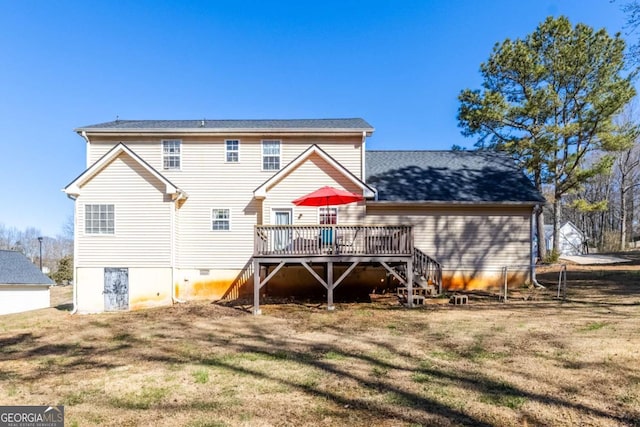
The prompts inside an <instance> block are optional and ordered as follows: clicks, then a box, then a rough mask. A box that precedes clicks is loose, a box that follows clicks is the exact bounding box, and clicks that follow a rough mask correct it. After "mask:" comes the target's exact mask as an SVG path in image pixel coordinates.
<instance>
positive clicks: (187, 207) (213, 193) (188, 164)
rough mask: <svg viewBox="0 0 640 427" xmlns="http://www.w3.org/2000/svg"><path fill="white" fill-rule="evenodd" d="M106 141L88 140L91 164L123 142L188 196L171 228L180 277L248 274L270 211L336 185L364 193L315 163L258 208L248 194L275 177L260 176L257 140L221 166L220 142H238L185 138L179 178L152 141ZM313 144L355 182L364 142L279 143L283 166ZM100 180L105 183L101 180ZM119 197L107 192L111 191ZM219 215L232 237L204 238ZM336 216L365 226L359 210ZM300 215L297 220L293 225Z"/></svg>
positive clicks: (311, 210)
mask: <svg viewBox="0 0 640 427" xmlns="http://www.w3.org/2000/svg"><path fill="white" fill-rule="evenodd" d="M101 138H102V139H101ZM106 138H107V137H97V136H95V137H92V138H91V145H92V149H91V157H92V159H91V160H92V162H95V161H96V160H98V159H99V158H100V157H101V156H103V155H104V154H105V153H106V152H107V151H108V150H110V149H111V148H112V147H113V146H114V145H116V144H117V143H118V142H120V141H122V142H123V143H124V144H126V145H127V147H129V148H130V149H131V150H133V151H134V152H135V153H136V154H138V155H139V156H140V157H142V158H143V159H144V160H145V161H146V162H147V163H149V164H150V165H151V166H152V167H153V168H155V169H156V170H158V171H160V173H162V174H163V175H164V176H165V177H167V178H168V179H169V180H170V181H171V182H172V183H173V184H175V185H176V186H178V187H179V188H180V189H182V190H184V191H185V192H186V193H187V194H188V195H189V198H188V199H187V200H186V202H185V203H184V204H183V205H182V206H181V207H180V209H178V211H177V219H176V222H175V224H176V252H175V256H176V267H177V268H181V269H189V268H194V269H202V268H209V269H211V270H212V271H213V270H223V269H227V270H229V271H231V270H234V269H235V271H239V270H241V269H243V268H244V267H245V266H246V264H247V262H248V261H249V260H250V258H251V256H252V255H253V238H254V226H255V225H256V224H257V223H259V222H261V223H266V224H268V223H269V222H270V221H271V219H270V215H271V207H276V208H277V207H288V206H291V207H292V208H293V205H292V204H291V201H292V200H293V199H295V198H296V197H299V196H302V195H303V194H306V193H309V192H311V191H313V190H316V189H317V188H319V187H321V186H322V185H333V186H335V187H338V188H344V189H346V190H348V191H352V192H360V191H361V190H360V189H359V188H358V187H356V186H355V185H354V184H353V183H352V182H351V181H349V180H348V179H346V178H344V176H342V175H340V174H339V173H337V172H335V170H334V169H333V168H331V167H330V166H329V165H328V164H327V163H325V162H324V160H322V159H321V158H320V157H319V156H315V155H314V156H311V158H310V159H309V160H308V161H307V162H305V163H304V164H303V165H301V166H300V168H298V169H297V170H295V171H293V172H292V174H290V175H289V176H287V177H285V179H284V180H283V182H282V183H280V184H277V185H276V186H275V187H274V188H273V189H271V190H269V191H268V195H267V199H265V200H264V201H260V200H256V199H255V198H254V196H253V191H254V190H255V189H256V188H257V187H259V186H260V185H261V184H262V183H264V182H265V181H266V180H267V179H269V177H270V176H271V175H272V174H274V173H276V172H277V171H276V170H274V171H268V172H270V173H268V172H265V171H263V170H262V139H263V138H261V137H259V136H256V137H243V138H242V141H241V151H242V152H241V156H242V159H241V162H239V163H227V162H225V159H226V144H225V141H226V140H230V139H237V138H234V135H222V136H204V135H203V136H198V135H194V136H191V135H189V136H182V139H181V140H182V158H181V166H182V171H180V172H178V171H171V170H168V171H165V170H163V169H162V156H161V154H162V153H161V150H159V149H158V139H157V137H156V138H155V140H154V139H153V138H152V137H140V136H117V137H116V136H114V137H110V140H107V139H106ZM264 139H268V138H264ZM313 144H317V145H318V146H319V147H320V148H322V149H323V150H325V151H326V152H327V153H328V154H329V155H330V156H331V157H333V158H334V159H336V160H337V161H339V162H340V163H341V164H342V165H343V166H344V167H345V168H347V169H349V170H351V171H352V172H353V173H354V174H355V175H356V176H359V174H360V167H361V158H360V153H361V147H362V137H361V136H353V137H338V136H316V137H304V136H292V137H282V139H281V151H280V161H281V164H280V166H281V167H282V166H284V165H286V164H288V163H289V162H291V161H292V160H293V159H295V158H296V157H298V156H299V155H300V154H301V153H302V152H304V151H305V150H306V149H308V148H309V147H310V146H311V145H313ZM108 168H110V166H109V167H108ZM108 168H107V170H108ZM99 175H102V172H101V173H100V174H99ZM116 181H118V182H119V183H122V182H126V178H124V177H123V178H122V179H120V178H118V179H117V180H116ZM116 190H117V189H116V188H112V189H110V190H109V191H111V192H113V191H116ZM110 201H111V200H110ZM100 202H104V200H101V201H100ZM116 202H117V201H116ZM116 207H117V211H118V224H117V226H118V230H117V231H118V236H120V234H121V231H122V227H121V222H122V216H121V213H122V212H121V208H120V204H119V203H117V204H116ZM217 207H226V208H229V209H230V211H231V216H232V219H231V222H232V223H231V230H229V231H228V232H224V233H219V232H218V233H214V232H205V231H206V230H211V209H212V208H217ZM338 211H339V216H340V223H341V224H353V223H362V222H363V221H364V204H363V203H353V204H350V205H345V206H339V207H338ZM300 214H302V217H301V218H300V219H298V216H299V215H300ZM152 215H153V217H154V218H155V217H156V216H158V214H150V215H146V214H145V217H146V216H149V218H151V216H152ZM178 217H179V218H178ZM293 218H294V222H295V223H296V224H317V222H318V210H317V208H315V207H295V208H294V213H293ZM80 224H82V222H81V223H80ZM148 234H150V235H153V236H150V237H149V238H150V239H155V238H156V236H155V234H156V232H155V231H149V232H148ZM149 252H150V251H149ZM114 265H115V264H114Z"/></svg>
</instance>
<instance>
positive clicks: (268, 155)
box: [262, 141, 280, 171]
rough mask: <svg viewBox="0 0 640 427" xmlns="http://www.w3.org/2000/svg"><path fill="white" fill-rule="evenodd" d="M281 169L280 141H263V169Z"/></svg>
mask: <svg viewBox="0 0 640 427" xmlns="http://www.w3.org/2000/svg"><path fill="white" fill-rule="evenodd" d="M279 169H280V141H262V170H265V171H274V170H275V171H277V170H279Z"/></svg>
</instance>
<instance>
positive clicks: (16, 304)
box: [0, 250, 54, 314]
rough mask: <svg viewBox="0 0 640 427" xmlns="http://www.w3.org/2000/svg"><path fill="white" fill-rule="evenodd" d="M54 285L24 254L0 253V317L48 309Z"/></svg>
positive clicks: (1, 251) (0, 251) (4, 251)
mask: <svg viewBox="0 0 640 427" xmlns="http://www.w3.org/2000/svg"><path fill="white" fill-rule="evenodd" d="M53 284H54V283H53V281H52V280H51V279H49V278H48V277H47V276H45V275H44V274H42V272H41V271H40V270H38V267H36V266H35V265H33V264H32V263H31V261H29V259H28V258H27V257H26V256H24V255H23V254H22V253H20V252H16V251H6V250H0V314H10V313H20V312H23V311H29V310H37V309H40V308H47V307H49V305H50V300H49V287H50V286H51V285H53Z"/></svg>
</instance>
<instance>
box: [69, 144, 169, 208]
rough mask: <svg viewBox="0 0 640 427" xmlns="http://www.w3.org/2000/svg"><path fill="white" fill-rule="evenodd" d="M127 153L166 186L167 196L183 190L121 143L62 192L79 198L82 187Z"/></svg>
mask: <svg viewBox="0 0 640 427" xmlns="http://www.w3.org/2000/svg"><path fill="white" fill-rule="evenodd" d="M122 153H125V154H127V155H128V156H129V157H131V158H132V159H133V160H135V161H136V162H137V163H138V164H139V165H140V166H142V167H143V168H144V169H145V170H146V171H147V172H149V173H150V174H151V175H153V176H154V177H155V178H156V179H158V180H159V181H160V182H162V183H163V184H164V185H165V192H166V194H176V193H179V192H181V190H180V189H179V188H178V187H176V186H175V185H173V184H172V183H171V182H170V181H169V180H168V179H167V178H165V177H164V176H163V175H162V174H160V173H159V172H158V171H156V170H155V169H154V168H152V167H151V166H150V165H149V164H148V163H147V162H145V161H144V160H142V158H140V157H139V156H138V155H137V154H135V153H134V152H133V151H131V149H130V148H129V147H127V146H126V145H124V144H122V143H120V144H118V145H116V146H115V147H114V148H112V149H111V151H109V152H108V153H107V154H105V155H104V156H102V157H101V158H100V159H99V160H98V161H96V162H95V163H94V164H93V165H91V166H90V167H89V168H88V169H87V170H85V171H84V172H83V173H81V174H80V176H78V177H77V178H76V179H75V180H73V182H71V183H70V184H69V185H67V186H66V187H65V188H64V189H63V190H62V191H64V192H65V193H66V194H68V195H70V196H76V197H77V196H79V195H80V193H81V189H80V187H82V186H83V185H84V184H86V183H87V182H88V181H90V180H91V179H92V178H93V177H94V176H96V175H97V174H98V173H100V172H101V171H102V169H104V168H105V167H106V166H107V165H108V164H109V163H111V162H112V161H113V160H114V159H115V158H117V157H118V156H119V155H120V154H122Z"/></svg>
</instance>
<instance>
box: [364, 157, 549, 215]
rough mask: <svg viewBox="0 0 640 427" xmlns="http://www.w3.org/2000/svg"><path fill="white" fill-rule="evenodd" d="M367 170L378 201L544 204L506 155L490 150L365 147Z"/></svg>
mask: <svg viewBox="0 0 640 427" xmlns="http://www.w3.org/2000/svg"><path fill="white" fill-rule="evenodd" d="M366 174H367V177H366V182H367V184H369V185H371V186H372V187H375V188H376V189H377V190H378V200H380V201H393V202H416V201H425V202H454V203H455V202H459V203H465V202H467V203H470V202H485V203H527V202H532V203H540V202H544V198H543V197H542V195H541V194H540V193H539V192H538V191H537V190H536V189H535V188H534V186H533V185H532V184H531V181H529V179H528V178H527V177H526V176H525V175H524V173H523V172H522V171H521V170H519V169H518V168H517V167H516V165H515V163H514V161H513V160H512V159H511V158H510V157H509V156H507V155H505V154H502V153H496V152H490V151H367V153H366Z"/></svg>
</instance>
